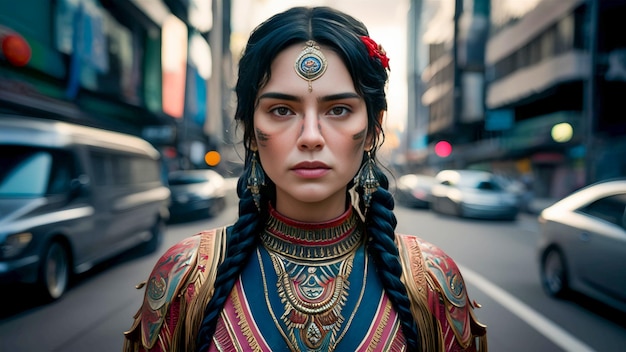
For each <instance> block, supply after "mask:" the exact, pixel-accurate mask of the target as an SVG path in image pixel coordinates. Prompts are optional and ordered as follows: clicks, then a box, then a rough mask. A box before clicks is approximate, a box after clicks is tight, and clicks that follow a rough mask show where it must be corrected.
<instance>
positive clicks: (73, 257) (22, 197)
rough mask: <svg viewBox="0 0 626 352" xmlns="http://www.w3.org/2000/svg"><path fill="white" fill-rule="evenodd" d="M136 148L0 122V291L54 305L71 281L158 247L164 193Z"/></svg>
mask: <svg viewBox="0 0 626 352" xmlns="http://www.w3.org/2000/svg"><path fill="white" fill-rule="evenodd" d="M159 158H160V156H159V153H158V151H157V150H156V149H155V148H153V147H152V146H151V145H150V144H149V143H148V142H146V141H144V140H143V139H140V138H137V137H134V136H130V135H126V134H121V133H116V132H110V131H103V130H99V129H95V128H90V127H85V126H78V125H73V124H68V123H63V122H59V121H54V120H44V119H36V118H29V117H26V116H10V115H4V114H0V165H1V167H0V283H4V284H14V283H26V284H33V285H36V287H37V288H38V290H39V292H40V293H42V294H43V295H44V297H45V298H47V299H49V300H54V299H58V298H60V297H61V296H62V295H63V294H64V293H65V291H66V289H67V287H68V283H69V282H70V279H71V277H72V275H73V274H78V273H82V272H85V271H87V270H89V269H90V268H92V267H93V266H94V265H96V264H97V263H100V262H102V261H104V260H105V259H108V258H110V257H112V256H114V255H117V254H119V253H121V252H122V251H125V250H128V249H130V248H132V247H136V246H139V245H143V246H144V247H145V249H146V250H147V251H154V250H156V249H157V248H158V247H159V245H160V244H161V241H162V236H163V233H164V226H165V220H166V219H167V217H168V211H167V205H168V201H169V195H170V192H169V189H168V188H167V187H166V186H165V185H164V184H163V181H162V177H161V172H160V161H159Z"/></svg>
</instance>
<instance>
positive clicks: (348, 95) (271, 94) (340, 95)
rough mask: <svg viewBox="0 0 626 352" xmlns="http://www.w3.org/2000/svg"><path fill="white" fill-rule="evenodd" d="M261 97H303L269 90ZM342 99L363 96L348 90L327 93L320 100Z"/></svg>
mask: <svg viewBox="0 0 626 352" xmlns="http://www.w3.org/2000/svg"><path fill="white" fill-rule="evenodd" d="M261 99H280V100H289V101H295V102H300V101H302V99H300V98H299V97H297V96H295V95H291V94H285V93H278V92H268V93H265V94H262V95H261V96H259V101H260V100H261ZM342 99H361V97H360V96H359V95H358V94H356V93H353V92H347V93H338V94H331V95H326V96H323V97H320V98H319V99H318V100H319V101H321V102H329V101H334V100H342Z"/></svg>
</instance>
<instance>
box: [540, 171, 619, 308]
mask: <svg viewBox="0 0 626 352" xmlns="http://www.w3.org/2000/svg"><path fill="white" fill-rule="evenodd" d="M539 223H540V228H541V232H540V240H539V245H538V253H539V256H538V258H539V265H540V270H541V272H540V277H541V284H542V286H543V289H544V291H545V292H546V293H547V294H548V295H550V296H553V297H567V294H568V293H570V292H571V291H577V292H580V293H583V294H584V295H587V296H588V297H592V298H594V299H596V300H599V301H601V302H603V303H605V304H608V305H610V306H613V307H615V308H617V309H619V310H621V311H624V312H626V259H625V257H626V179H622V180H611V181H605V182H601V183H597V184H593V185H590V186H588V187H585V188H583V189H581V190H579V191H577V192H574V193H573V194H571V195H569V196H567V197H565V198H563V199H561V200H560V201H558V202H556V203H555V204H553V205H552V206H550V207H548V208H546V209H544V210H543V211H542V212H541V213H540V215H539Z"/></svg>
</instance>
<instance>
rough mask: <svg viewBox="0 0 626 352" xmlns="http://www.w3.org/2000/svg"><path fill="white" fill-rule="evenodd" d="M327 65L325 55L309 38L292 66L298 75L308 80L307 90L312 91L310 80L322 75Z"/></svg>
mask: <svg viewBox="0 0 626 352" xmlns="http://www.w3.org/2000/svg"><path fill="white" fill-rule="evenodd" d="M327 66H328V64H327V62H326V57H325V56H324V54H323V53H322V52H321V51H320V47H319V46H318V45H317V43H315V42H314V41H312V40H309V41H307V42H306V45H305V47H304V48H303V49H302V52H301V53H300V55H298V59H296V64H295V66H294V68H295V70H296V73H297V74H298V76H300V77H302V79H304V80H306V81H307V82H309V92H311V91H313V87H312V86H311V82H313V81H314V80H316V79H318V78H320V77H322V75H323V74H324V72H326V67H327Z"/></svg>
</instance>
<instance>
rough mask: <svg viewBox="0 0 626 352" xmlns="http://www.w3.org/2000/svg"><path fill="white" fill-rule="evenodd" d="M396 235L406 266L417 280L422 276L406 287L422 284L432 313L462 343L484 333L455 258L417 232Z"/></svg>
mask: <svg viewBox="0 0 626 352" xmlns="http://www.w3.org/2000/svg"><path fill="white" fill-rule="evenodd" d="M397 238H398V239H397V242H398V244H399V249H400V255H401V256H405V259H404V260H403V261H404V262H405V264H404V265H403V266H404V267H405V270H407V271H410V272H411V273H412V276H413V277H414V280H415V279H420V280H421V282H418V283H417V284H416V285H412V284H408V285H407V289H408V290H415V287H419V288H420V289H421V290H423V291H424V292H422V294H421V296H422V297H423V298H424V299H426V300H427V304H428V306H429V307H430V310H431V313H432V314H433V315H435V317H436V318H437V320H438V321H439V322H440V324H441V325H442V326H443V325H445V326H449V327H450V328H451V329H452V330H453V332H454V336H455V337H456V339H457V341H458V343H459V344H460V345H461V346H463V347H467V346H468V345H470V344H471V343H472V340H473V339H472V337H475V336H485V334H486V327H485V325H483V324H481V323H479V322H478V320H477V319H476V317H475V316H474V309H475V308H477V307H479V305H477V304H474V303H473V302H472V301H470V299H469V297H468V294H467V287H466V285H465V281H464V279H463V276H462V275H461V270H460V269H459V267H458V265H457V264H456V262H455V261H454V259H453V258H452V257H450V256H449V255H448V254H447V253H446V252H444V251H443V250H442V249H441V248H439V247H437V246H436V245H434V244H432V243H429V242H427V241H425V240H423V239H421V238H419V237H417V236H412V235H405V234H398V235H397ZM418 270H420V271H421V272H422V273H423V275H422V277H419V275H416V273H418ZM412 286H414V287H412ZM446 342H448V341H446Z"/></svg>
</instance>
